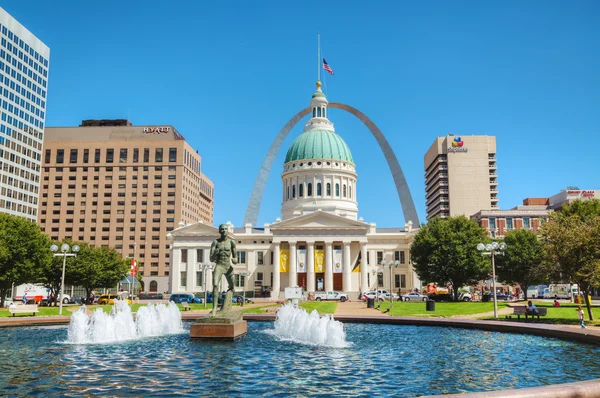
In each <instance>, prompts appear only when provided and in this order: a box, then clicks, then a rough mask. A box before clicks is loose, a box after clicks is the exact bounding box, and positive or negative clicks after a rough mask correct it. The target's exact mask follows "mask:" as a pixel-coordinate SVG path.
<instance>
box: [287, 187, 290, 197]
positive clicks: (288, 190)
mask: <svg viewBox="0 0 600 398" xmlns="http://www.w3.org/2000/svg"><path fill="white" fill-rule="evenodd" d="M287 194H288V195H287V198H288V200H290V186H289V185H288V187H287Z"/></svg>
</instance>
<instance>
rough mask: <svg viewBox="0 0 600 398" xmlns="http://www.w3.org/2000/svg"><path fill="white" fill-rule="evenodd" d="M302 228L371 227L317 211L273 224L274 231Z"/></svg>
mask: <svg viewBox="0 0 600 398" xmlns="http://www.w3.org/2000/svg"><path fill="white" fill-rule="evenodd" d="M292 229H295V230H302V229H334V230H364V231H367V230H368V229H369V224H367V223H365V222H362V221H356V220H351V219H349V218H346V217H340V216H337V215H335V214H331V213H325V212H322V211H317V212H314V213H310V214H306V215H303V216H299V217H295V218H291V219H289V220H285V221H282V222H278V223H275V224H271V230H272V231H280V230H292Z"/></svg>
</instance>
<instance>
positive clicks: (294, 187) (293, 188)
mask: <svg viewBox="0 0 600 398" xmlns="http://www.w3.org/2000/svg"><path fill="white" fill-rule="evenodd" d="M295 197H296V186H295V185H292V198H295Z"/></svg>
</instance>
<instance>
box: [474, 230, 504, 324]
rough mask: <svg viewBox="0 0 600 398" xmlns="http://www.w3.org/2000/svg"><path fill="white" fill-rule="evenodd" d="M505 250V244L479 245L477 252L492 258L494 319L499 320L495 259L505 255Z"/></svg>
mask: <svg viewBox="0 0 600 398" xmlns="http://www.w3.org/2000/svg"><path fill="white" fill-rule="evenodd" d="M505 249H506V243H504V242H502V243H500V244H498V242H492V243H488V244H487V245H484V244H483V243H480V244H478V245H477V250H479V251H480V252H481V254H482V255H485V256H490V257H491V258H492V284H493V288H492V290H493V293H494V318H498V301H497V300H496V262H495V260H494V257H495V256H496V255H498V254H499V255H502V254H504V250H505ZM484 250H485V251H484Z"/></svg>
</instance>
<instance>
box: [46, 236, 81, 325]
mask: <svg viewBox="0 0 600 398" xmlns="http://www.w3.org/2000/svg"><path fill="white" fill-rule="evenodd" d="M50 250H51V251H52V252H53V253H54V254H53V255H54V257H60V256H62V258H63V268H62V278H61V280H60V304H59V306H60V307H59V310H58V314H59V315H62V308H63V294H64V291H65V267H66V265H67V257H77V253H78V252H79V246H78V245H73V247H72V248H71V246H69V244H67V243H63V244H62V246H61V247H60V253H57V252H58V246H57V245H52V246H50ZM71 250H72V251H73V253H69V251H71Z"/></svg>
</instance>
